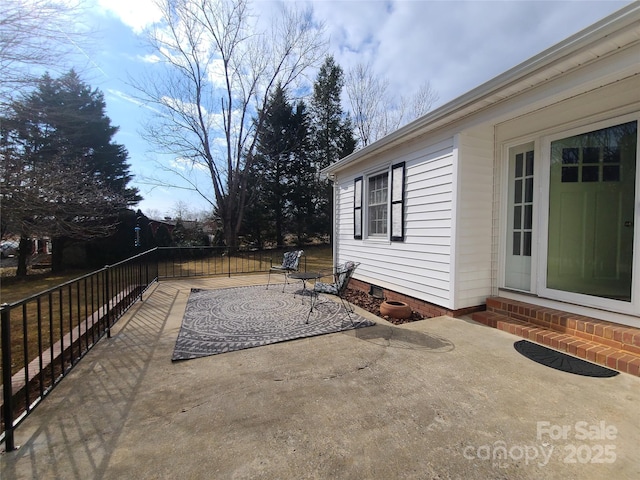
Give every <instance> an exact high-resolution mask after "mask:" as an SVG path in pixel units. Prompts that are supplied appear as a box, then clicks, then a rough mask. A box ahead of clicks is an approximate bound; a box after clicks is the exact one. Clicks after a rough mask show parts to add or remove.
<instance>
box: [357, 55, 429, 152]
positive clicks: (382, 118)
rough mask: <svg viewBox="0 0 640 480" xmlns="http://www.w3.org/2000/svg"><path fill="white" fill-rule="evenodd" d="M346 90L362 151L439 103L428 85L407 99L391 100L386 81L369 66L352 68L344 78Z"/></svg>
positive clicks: (421, 87)
mask: <svg viewBox="0 0 640 480" xmlns="http://www.w3.org/2000/svg"><path fill="white" fill-rule="evenodd" d="M345 88H346V91H347V97H348V98H349V103H350V104H351V112H352V115H353V123H354V126H355V128H356V132H357V135H358V140H359V141H360V146H361V147H364V146H367V145H369V144H370V143H373V142H375V141H376V140H378V139H380V138H382V137H383V136H385V135H387V134H389V133H391V132H393V131H395V130H397V129H398V128H400V127H401V126H403V125H406V124H407V123H409V122H411V121H412V120H415V119H417V118H419V117H421V116H422V115H424V114H425V113H427V112H428V111H429V110H431V107H432V106H433V104H434V103H435V102H436V101H437V100H438V94H437V93H436V92H435V91H434V90H433V89H432V88H431V84H430V83H429V82H428V81H425V82H423V83H422V84H421V85H420V87H419V88H418V90H417V91H416V92H415V94H413V95H411V96H409V97H406V96H399V97H395V96H393V95H392V94H391V92H389V90H388V89H389V80H388V79H386V78H384V77H381V76H379V75H376V73H375V72H374V71H373V66H372V65H371V64H370V63H369V64H362V63H359V64H356V65H355V66H354V67H353V68H351V69H350V70H349V71H348V72H347V74H346V77H345Z"/></svg>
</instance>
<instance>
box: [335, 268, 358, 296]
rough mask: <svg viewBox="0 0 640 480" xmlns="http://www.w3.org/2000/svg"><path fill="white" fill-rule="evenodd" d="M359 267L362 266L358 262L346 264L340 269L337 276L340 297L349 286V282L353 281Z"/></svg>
mask: <svg viewBox="0 0 640 480" xmlns="http://www.w3.org/2000/svg"><path fill="white" fill-rule="evenodd" d="M358 265H360V264H359V263H356V262H346V263H345V264H344V265H342V266H340V267H338V269H337V270H336V276H335V280H336V288H337V290H338V295H342V294H343V293H344V291H345V290H346V289H347V286H349V280H351V276H352V275H353V272H354V271H355V269H356V268H357V267H358Z"/></svg>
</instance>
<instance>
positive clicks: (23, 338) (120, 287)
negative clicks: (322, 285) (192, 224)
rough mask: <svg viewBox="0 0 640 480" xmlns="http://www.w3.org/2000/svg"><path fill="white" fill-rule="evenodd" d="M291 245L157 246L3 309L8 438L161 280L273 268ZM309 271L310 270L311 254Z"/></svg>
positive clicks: (9, 440) (0, 435) (4, 434)
mask: <svg viewBox="0 0 640 480" xmlns="http://www.w3.org/2000/svg"><path fill="white" fill-rule="evenodd" d="M283 252H284V249H273V250H246V251H235V252H231V253H230V251H229V249H227V248H223V247H182V248H174V247H167V248H154V249H152V250H149V251H147V252H145V253H141V254H139V255H136V256H135V257H132V258H129V259H127V260H124V261H122V262H120V263H117V264H115V265H110V266H106V267H104V268H102V269H100V270H98V271H95V272H92V273H90V274H87V275H85V276H83V277H80V278H77V279H74V280H71V281H69V282H66V283H64V284H62V285H58V286H56V287H54V288H51V289H49V290H46V291H44V292H41V293H38V294H36V295H33V296H31V297H28V298H25V299H23V300H20V301H18V302H14V303H11V304H4V305H2V306H1V307H0V319H1V322H0V340H1V342H0V350H1V355H0V356H1V361H0V369H1V370H0V372H1V373H0V378H1V380H2V398H1V400H2V404H1V405H0V411H1V415H0V417H1V418H0V442H1V441H2V440H3V439H4V442H5V446H6V450H7V451H10V450H13V449H14V448H15V445H14V439H13V432H14V430H15V428H16V427H17V426H18V425H19V424H20V423H21V422H22V421H23V420H24V418H26V416H27V415H28V414H29V413H30V412H31V411H32V410H33V408H35V406H36V405H37V404H38V403H39V402H40V401H41V400H42V399H43V398H44V397H45V396H46V395H47V394H48V393H49V392H50V391H51V389H52V388H53V387H54V386H55V385H57V384H58V383H59V382H60V380H62V378H63V377H64V376H65V375H66V374H67V373H68V372H69V370H70V369H71V368H72V367H73V366H74V365H75V364H76V363H77V362H78V361H79V360H80V359H81V358H82V357H83V356H84V355H85V354H86V353H87V352H88V351H89V350H90V349H91V348H92V347H93V346H94V345H95V344H96V343H97V341H98V340H99V339H100V338H102V337H103V336H105V335H106V336H107V337H109V336H110V329H111V327H112V326H113V325H114V324H115V322H116V321H117V320H118V319H119V318H120V317H121V316H122V315H123V314H124V313H125V312H126V311H127V310H128V309H129V308H130V307H131V306H132V305H133V304H134V303H135V302H136V301H137V300H138V299H140V298H142V294H143V292H144V291H145V290H146V289H147V288H148V287H149V286H150V285H151V284H152V283H153V282H155V281H157V280H159V279H166V278H181V277H197V276H216V275H219V276H222V275H224V276H231V275H234V274H249V273H259V272H267V271H269V268H270V267H271V266H272V265H273V264H274V262H276V263H278V264H279V262H280V260H281V259H282V253H283ZM300 268H301V270H303V271H306V258H305V257H303V260H302V264H301V265H300Z"/></svg>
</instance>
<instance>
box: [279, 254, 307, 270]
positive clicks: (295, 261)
mask: <svg viewBox="0 0 640 480" xmlns="http://www.w3.org/2000/svg"><path fill="white" fill-rule="evenodd" d="M303 254H304V251H303V250H294V251H293V252H286V253H285V254H284V256H283V258H282V268H283V269H286V270H298V265H299V264H300V257H301V256H302V255H303Z"/></svg>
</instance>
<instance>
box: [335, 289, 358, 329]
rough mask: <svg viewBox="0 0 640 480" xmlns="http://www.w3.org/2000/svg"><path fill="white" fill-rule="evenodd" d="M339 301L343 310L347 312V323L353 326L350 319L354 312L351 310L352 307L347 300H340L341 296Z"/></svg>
mask: <svg viewBox="0 0 640 480" xmlns="http://www.w3.org/2000/svg"><path fill="white" fill-rule="evenodd" d="M339 298H340V301H341V302H342V306H343V307H344V309H345V310H346V311H347V318H349V321H350V322H351V325H352V326H353V325H354V323H353V319H352V318H351V314H352V313H355V310H354V309H353V306H352V305H351V304H350V303H349V301H348V300H345V299H344V298H342V296H340V297H339Z"/></svg>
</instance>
